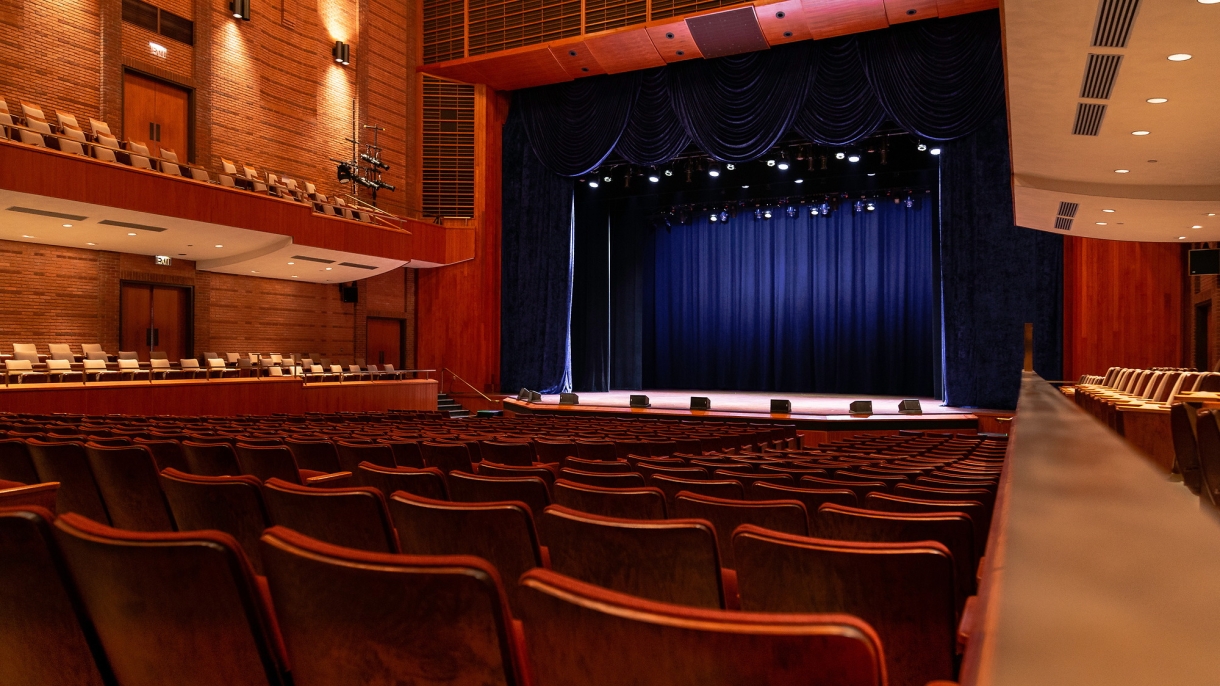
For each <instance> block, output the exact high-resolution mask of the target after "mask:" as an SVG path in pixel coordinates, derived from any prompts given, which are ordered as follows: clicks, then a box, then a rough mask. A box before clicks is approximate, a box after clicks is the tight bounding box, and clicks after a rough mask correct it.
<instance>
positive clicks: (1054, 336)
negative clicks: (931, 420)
mask: <svg viewBox="0 0 1220 686" xmlns="http://www.w3.org/2000/svg"><path fill="white" fill-rule="evenodd" d="M941 158H942V162H941V188H942V191H941V207H942V210H941V215H942V216H941V236H940V250H941V254H940V257H941V259H940V263H941V264H940V267H941V276H940V281H941V287H942V295H941V297H942V302H943V307H944V314H943V326H944V332H943V336H944V387H945V402H946V403H947V404H949V405H953V406H956V407H982V408H988V409H1013V408H1015V407H1016V403H1017V395H1018V392H1019V390H1020V381H1021V373H1020V372H1021V368H1022V366H1023V362H1024V352H1025V351H1024V325H1025V323H1026V322H1030V323H1032V324H1033V325H1034V369H1035V371H1037V372H1038V373H1039V374H1040V375H1042V377H1043V378H1046V379H1058V378H1060V377H1061V374H1062V373H1063V237H1062V236H1060V235H1058V234H1053V233H1049V232H1046V231H1035V230H1033V229H1026V228H1022V227H1019V226H1015V225H1014V224H1013V209H1012V189H1011V186H1010V185H1009V178H1010V176H1009V174H1010V163H1009V155H1008V129H1007V126H1006V121H1005V117H1004V116H1003V115H1002V114H1001V115H1000V116H998V117H995V118H993V119H992V121H991V122H989V123H988V124H987V125H986V126H985V127H983V128H982V129H980V130H979V131H978V133H976V134H974V135H972V136H967V137H966V138H962V139H959V140H956V141H953V142H950V143H948V144H946V145H945V148H944V153H943V154H942V155H941Z"/></svg>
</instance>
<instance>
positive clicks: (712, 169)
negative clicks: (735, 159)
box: [707, 162, 720, 178]
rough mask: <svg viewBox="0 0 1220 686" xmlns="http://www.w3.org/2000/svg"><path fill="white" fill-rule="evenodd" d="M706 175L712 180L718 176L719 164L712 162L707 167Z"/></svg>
mask: <svg viewBox="0 0 1220 686" xmlns="http://www.w3.org/2000/svg"><path fill="white" fill-rule="evenodd" d="M707 175H708V176H710V177H712V178H715V177H717V176H720V163H719V162H712V163H711V164H709V165H708V166H707Z"/></svg>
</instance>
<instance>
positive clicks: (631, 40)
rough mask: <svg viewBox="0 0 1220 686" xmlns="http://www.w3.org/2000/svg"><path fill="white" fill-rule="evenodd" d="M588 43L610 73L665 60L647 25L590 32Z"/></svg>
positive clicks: (652, 64)
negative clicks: (650, 35) (595, 32)
mask: <svg viewBox="0 0 1220 686" xmlns="http://www.w3.org/2000/svg"><path fill="white" fill-rule="evenodd" d="M585 44H586V45H588V46H589V50H590V51H591V52H592V53H593V57H594V58H596V59H597V61H598V63H599V64H601V65H602V66H603V67H605V69H606V72H607V73H609V74H619V73H622V72H626V71H635V70H637V69H648V68H651V67H660V66H662V65H664V64H665V60H663V59H661V54H660V53H659V52H657V49H656V47H655V46H653V44H652V39H650V38H649V37H648V31H647V30H646V29H644V27H639V28H632V29H626V30H619V31H614V32H607V33H602V34H597V35H593V36H586V37H585Z"/></svg>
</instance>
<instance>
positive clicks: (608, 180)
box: [602, 176, 613, 183]
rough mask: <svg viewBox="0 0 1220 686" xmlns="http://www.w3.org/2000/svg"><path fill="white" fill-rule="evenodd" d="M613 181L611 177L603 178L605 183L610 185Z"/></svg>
mask: <svg viewBox="0 0 1220 686" xmlns="http://www.w3.org/2000/svg"><path fill="white" fill-rule="evenodd" d="M612 180H613V179H611V178H610V177H609V176H603V177H602V181H605V182H606V183H610V182H611V181H612Z"/></svg>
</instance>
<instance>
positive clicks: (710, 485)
mask: <svg viewBox="0 0 1220 686" xmlns="http://www.w3.org/2000/svg"><path fill="white" fill-rule="evenodd" d="M648 485H649V486H655V487H656V488H659V489H661V491H662V492H663V493H664V494H665V502H666V503H667V505H669V506H670V507H671V508H672V506H673V502H674V497H675V496H677V495H678V493H680V492H682V491H690V492H691V493H698V494H699V495H710V496H712V497H713V498H730V499H733V500H745V499H746V491H745V487H744V486H742V485H741V482H740V481H733V480H727V479H726V480H703V479H680V478H677V477H675V476H673V475H670V474H653V475H652V476H649V477H648Z"/></svg>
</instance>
